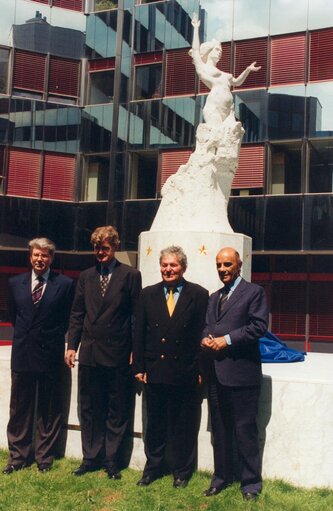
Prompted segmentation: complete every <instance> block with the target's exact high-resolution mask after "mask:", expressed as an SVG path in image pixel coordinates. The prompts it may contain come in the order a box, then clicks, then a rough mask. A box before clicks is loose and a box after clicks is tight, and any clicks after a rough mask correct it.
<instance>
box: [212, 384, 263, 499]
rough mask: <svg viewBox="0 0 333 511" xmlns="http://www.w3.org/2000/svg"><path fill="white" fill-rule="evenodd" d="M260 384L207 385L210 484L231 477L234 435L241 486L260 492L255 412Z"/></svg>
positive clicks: (219, 483)
mask: <svg viewBox="0 0 333 511" xmlns="http://www.w3.org/2000/svg"><path fill="white" fill-rule="evenodd" d="M259 395H260V386H253V387H227V386H225V385H221V384H220V383H218V382H217V381H216V383H214V384H211V385H210V387H209V405H210V413H211V420H212V433H213V449H214V475H213V478H212V482H211V486H214V487H223V486H225V485H228V484H229V483H231V482H232V481H233V477H234V467H233V445H232V442H233V437H234V438H235V440H236V443H237V450H238V457H239V474H240V481H241V490H242V491H243V492H244V493H246V492H260V491H261V486H262V482H261V481H262V479H261V458H260V452H259V443H258V428H257V421H256V418H257V413H258V400H259Z"/></svg>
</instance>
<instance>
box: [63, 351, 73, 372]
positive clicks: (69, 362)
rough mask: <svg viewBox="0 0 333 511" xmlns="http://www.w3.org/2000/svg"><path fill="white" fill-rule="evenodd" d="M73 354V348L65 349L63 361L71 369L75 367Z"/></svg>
mask: <svg viewBox="0 0 333 511" xmlns="http://www.w3.org/2000/svg"><path fill="white" fill-rule="evenodd" d="M75 355H76V351H75V350H67V351H66V354H65V362H66V365H68V367H69V368H70V369H73V367H75Z"/></svg>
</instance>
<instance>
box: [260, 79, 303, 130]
mask: <svg viewBox="0 0 333 511" xmlns="http://www.w3.org/2000/svg"><path fill="white" fill-rule="evenodd" d="M304 133H305V87H304V86H303V85H295V86H293V87H271V88H270V89H269V91H268V138H269V139H273V140H274V139H275V140H276V139H279V140H287V139H291V138H302V137H303V136H304Z"/></svg>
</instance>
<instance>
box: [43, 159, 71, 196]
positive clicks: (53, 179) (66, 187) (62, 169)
mask: <svg viewBox="0 0 333 511" xmlns="http://www.w3.org/2000/svg"><path fill="white" fill-rule="evenodd" d="M74 184H75V157H74V156H72V155H64V154H59V153H45V155H44V175H43V188H42V197H43V198H44V199H54V200H64V201H73V200H74Z"/></svg>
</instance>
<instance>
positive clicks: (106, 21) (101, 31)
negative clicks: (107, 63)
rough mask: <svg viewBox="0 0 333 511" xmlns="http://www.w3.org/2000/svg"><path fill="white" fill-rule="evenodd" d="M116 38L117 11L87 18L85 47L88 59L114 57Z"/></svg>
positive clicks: (104, 12)
mask: <svg viewBox="0 0 333 511" xmlns="http://www.w3.org/2000/svg"><path fill="white" fill-rule="evenodd" d="M116 37H117V10H112V11H103V12H100V13H98V14H91V15H90V16H88V18H87V33H86V46H87V50H88V56H89V58H97V57H103V58H106V57H115V55H116Z"/></svg>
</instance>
